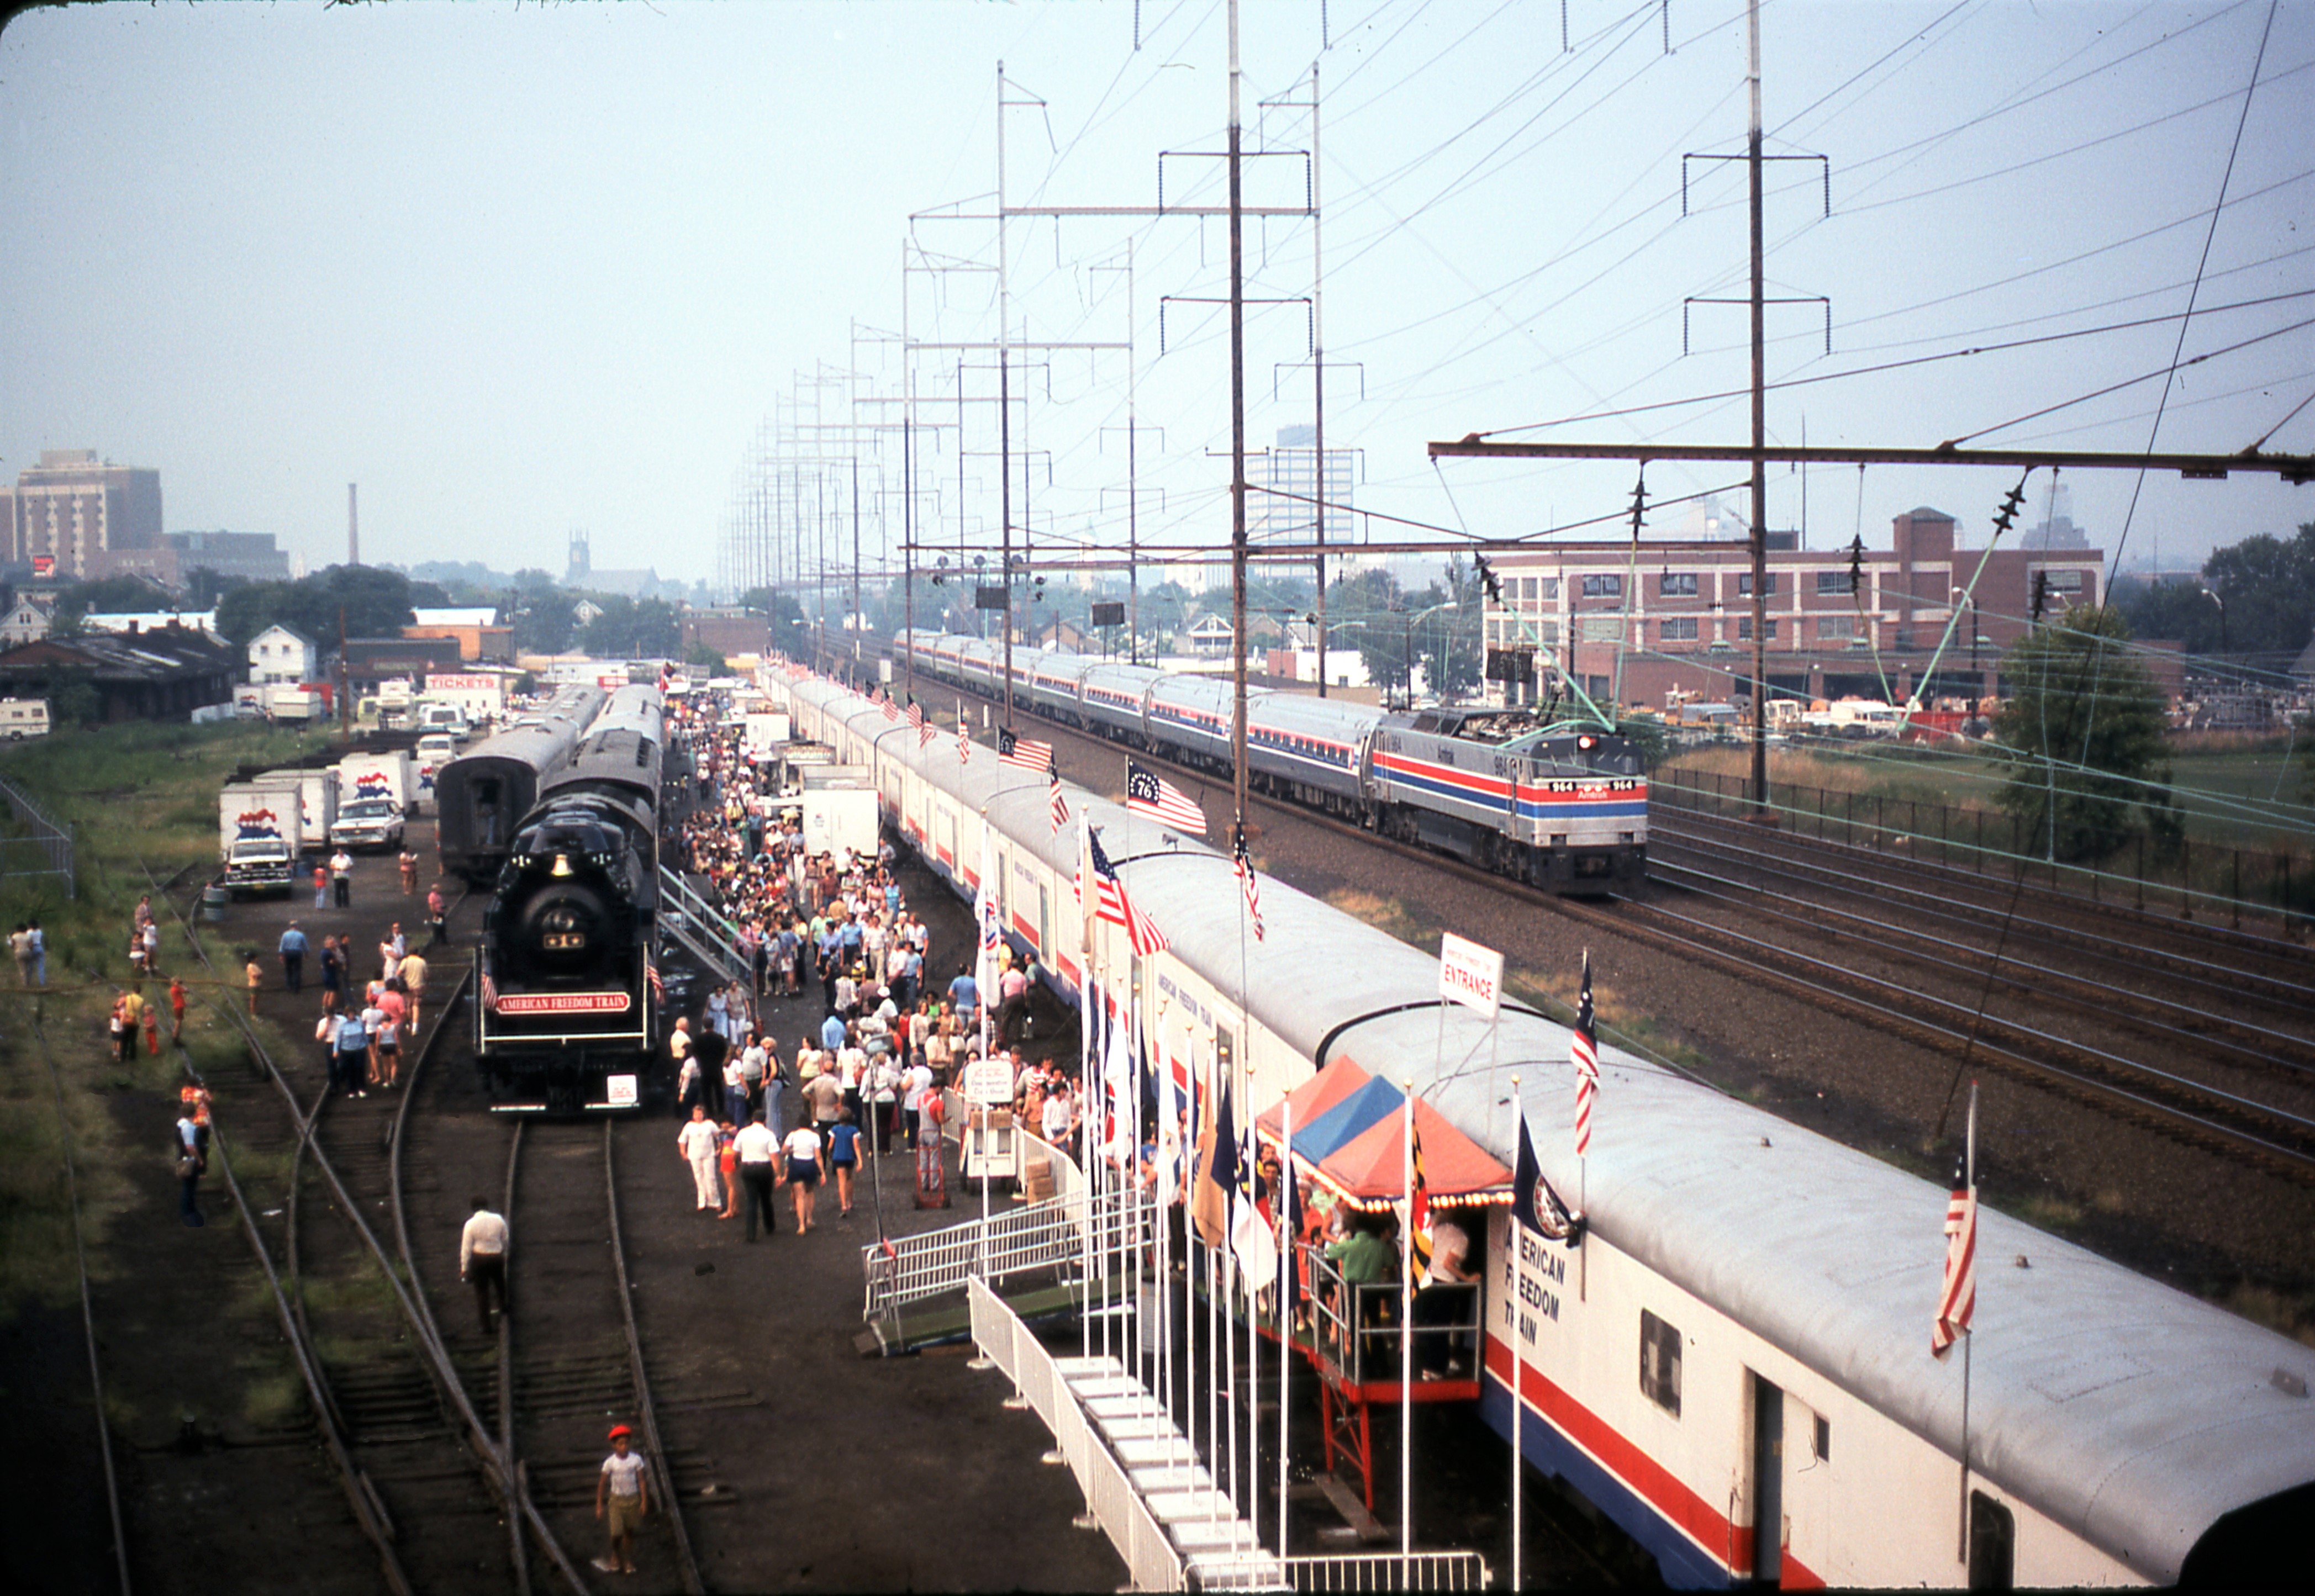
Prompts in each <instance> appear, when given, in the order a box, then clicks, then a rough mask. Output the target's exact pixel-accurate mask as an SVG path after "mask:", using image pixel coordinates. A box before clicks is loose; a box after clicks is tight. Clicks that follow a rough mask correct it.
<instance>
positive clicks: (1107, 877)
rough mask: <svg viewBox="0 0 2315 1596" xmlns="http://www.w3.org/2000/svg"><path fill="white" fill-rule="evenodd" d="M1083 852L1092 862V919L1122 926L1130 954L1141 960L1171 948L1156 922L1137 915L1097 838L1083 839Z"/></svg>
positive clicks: (1142, 915)
mask: <svg viewBox="0 0 2315 1596" xmlns="http://www.w3.org/2000/svg"><path fill="white" fill-rule="evenodd" d="M1087 853H1088V855H1089V856H1090V857H1091V858H1092V860H1093V877H1094V882H1095V909H1094V918H1096V919H1103V920H1107V921H1108V922H1109V923H1110V924H1111V925H1113V926H1122V927H1125V937H1126V940H1127V941H1128V942H1131V944H1133V951H1134V952H1135V953H1140V955H1141V956H1142V957H1143V958H1145V959H1146V958H1148V957H1149V955H1150V954H1152V953H1164V952H1165V951H1166V949H1167V948H1169V947H1171V946H1172V945H1173V944H1172V943H1170V942H1168V941H1167V940H1166V934H1165V933H1164V932H1163V931H1160V930H1159V929H1158V922H1157V921H1155V920H1153V919H1151V918H1149V916H1148V915H1146V914H1144V913H1142V912H1141V909H1140V906H1139V905H1138V904H1136V903H1135V902H1134V901H1133V900H1132V898H1131V896H1130V895H1129V894H1128V893H1127V892H1126V891H1125V883H1124V882H1122V881H1120V880H1118V879H1117V867H1116V866H1115V865H1112V864H1111V863H1110V862H1109V855H1108V853H1107V852H1106V851H1105V850H1104V848H1103V847H1102V846H1101V838H1099V837H1098V836H1089V837H1088V838H1087Z"/></svg>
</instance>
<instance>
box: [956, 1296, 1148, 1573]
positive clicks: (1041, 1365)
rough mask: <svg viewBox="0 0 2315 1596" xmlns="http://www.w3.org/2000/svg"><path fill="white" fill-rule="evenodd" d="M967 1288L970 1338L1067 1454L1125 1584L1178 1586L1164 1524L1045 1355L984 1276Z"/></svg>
mask: <svg viewBox="0 0 2315 1596" xmlns="http://www.w3.org/2000/svg"><path fill="white" fill-rule="evenodd" d="M967 1289H968V1290H969V1291H970V1293H971V1301H972V1339H973V1343H974V1344H975V1345H977V1346H978V1347H980V1351H981V1354H982V1355H983V1356H984V1357H986V1358H988V1359H989V1361H991V1362H993V1363H995V1364H996V1365H997V1367H998V1369H999V1370H1003V1371H1004V1374H1005V1377H1006V1378H1007V1379H1010V1380H1011V1381H1012V1382H1013V1385H1014V1388H1015V1389H1016V1390H1017V1391H1018V1392H1019V1393H1020V1394H1021V1397H1022V1398H1023V1400H1024V1401H1026V1402H1027V1403H1028V1405H1029V1406H1030V1409H1031V1410H1032V1411H1033V1412H1034V1413H1035V1414H1036V1415H1037V1416H1038V1417H1039V1418H1041V1419H1042V1420H1044V1422H1045V1427H1046V1428H1047V1429H1049V1430H1051V1432H1053V1446H1054V1450H1057V1451H1059V1452H1060V1454H1061V1456H1062V1457H1063V1458H1065V1459H1068V1462H1069V1472H1070V1473H1071V1474H1073V1475H1075V1476H1077V1481H1078V1488H1079V1489H1081V1490H1082V1491H1084V1492H1085V1498H1086V1512H1087V1516H1088V1517H1089V1518H1091V1519H1092V1520H1093V1521H1094V1522H1095V1525H1096V1526H1097V1527H1098V1528H1099V1529H1100V1530H1101V1531H1102V1533H1103V1534H1104V1535H1106V1536H1108V1537H1109V1540H1110V1544H1111V1545H1112V1546H1113V1547H1116V1548H1117V1554H1118V1556H1121V1557H1122V1558H1123V1559H1124V1560H1125V1570H1126V1574H1127V1576H1128V1577H1129V1578H1130V1579H1131V1581H1132V1582H1133V1589H1135V1590H1137V1591H1179V1590H1182V1589H1184V1583H1183V1578H1182V1559H1181V1557H1180V1556H1179V1555H1178V1554H1177V1553H1176V1552H1175V1550H1174V1545H1173V1542H1171V1541H1170V1540H1168V1539H1166V1530H1165V1527H1164V1526H1163V1525H1161V1524H1159V1523H1158V1519H1157V1516H1156V1515H1155V1514H1153V1513H1152V1512H1150V1511H1149V1503H1146V1502H1144V1501H1143V1500H1142V1499H1141V1495H1140V1493H1139V1492H1137V1491H1136V1490H1134V1488H1133V1482H1132V1481H1131V1480H1129V1479H1127V1478H1126V1477H1125V1470H1124V1469H1123V1468H1122V1467H1121V1466H1120V1465H1119V1463H1118V1461H1117V1459H1115V1458H1113V1457H1112V1456H1111V1455H1110V1452H1109V1449H1108V1448H1107V1447H1105V1446H1104V1445H1103V1444H1102V1443H1101V1441H1100V1439H1099V1438H1098V1437H1096V1436H1095V1434H1094V1432H1093V1427H1092V1426H1091V1425H1090V1424H1088V1423H1087V1422H1086V1416H1085V1410H1084V1408H1082V1407H1081V1406H1079V1405H1078V1399H1077V1397H1076V1396H1075V1395H1073V1394H1072V1393H1071V1392H1070V1390H1069V1383H1068V1382H1067V1381H1066V1380H1064V1379H1062V1378H1061V1371H1060V1369H1059V1368H1058V1367H1056V1366H1055V1364H1054V1362H1053V1355H1052V1354H1051V1352H1047V1351H1046V1350H1045V1349H1044V1347H1043V1346H1042V1344H1041V1343H1039V1342H1038V1340H1037V1338H1036V1337H1035V1336H1034V1335H1033V1334H1030V1332H1029V1327H1028V1326H1026V1325H1024V1324H1023V1323H1022V1322H1021V1320H1020V1318H1019V1317H1018V1316H1017V1315H1016V1314H1015V1313H1014V1311H1013V1310H1012V1309H1011V1308H1008V1307H1007V1306H1006V1305H1005V1302H1004V1299H1001V1298H999V1297H998V1295H997V1293H996V1292H994V1291H992V1290H989V1287H988V1286H987V1285H986V1284H985V1283H983V1282H982V1281H977V1280H976V1281H971V1282H969V1283H968V1287H967Z"/></svg>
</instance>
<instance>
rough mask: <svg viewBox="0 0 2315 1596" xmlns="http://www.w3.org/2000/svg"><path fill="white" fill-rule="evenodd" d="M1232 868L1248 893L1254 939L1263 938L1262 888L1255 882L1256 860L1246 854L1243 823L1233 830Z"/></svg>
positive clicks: (1249, 916)
mask: <svg viewBox="0 0 2315 1596" xmlns="http://www.w3.org/2000/svg"><path fill="white" fill-rule="evenodd" d="M1230 835H1231V842H1230V868H1231V869H1232V870H1235V871H1236V872H1237V884H1238V886H1239V888H1240V889H1241V890H1242V891H1244V892H1245V893H1246V918H1248V919H1250V920H1252V921H1253V922H1254V939H1255V941H1256V942H1260V941H1261V940H1262V939H1263V926H1262V888H1261V887H1260V886H1258V885H1256V884H1255V876H1254V861H1253V860H1252V859H1250V858H1248V857H1247V856H1246V828H1245V827H1244V826H1243V825H1241V826H1239V827H1237V829H1235V830H1234V831H1232V832H1231V834H1230Z"/></svg>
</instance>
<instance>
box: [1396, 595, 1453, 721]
mask: <svg viewBox="0 0 2315 1596" xmlns="http://www.w3.org/2000/svg"><path fill="white" fill-rule="evenodd" d="M1454 607H1455V601H1454V600H1453V599H1449V600H1448V601H1447V602H1446V603H1444V604H1434V605H1432V607H1430V608H1428V609H1418V610H1416V611H1415V612H1414V613H1413V614H1411V615H1409V616H1407V617H1406V652H1405V653H1404V655H1403V656H1402V657H1401V664H1402V666H1403V668H1404V671H1405V675H1406V707H1407V708H1409V709H1413V708H1414V707H1415V622H1417V621H1419V620H1421V619H1423V618H1424V616H1434V615H1437V614H1438V613H1439V612H1440V611H1441V610H1442V609H1452V608H1454ZM1440 657H1441V660H1442V661H1443V660H1444V659H1445V657H1446V650H1445V649H1444V648H1441V650H1440ZM1444 674H1445V672H1444V671H1443V670H1442V671H1441V675H1444Z"/></svg>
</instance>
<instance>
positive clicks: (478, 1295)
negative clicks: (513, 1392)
mask: <svg viewBox="0 0 2315 1596" xmlns="http://www.w3.org/2000/svg"><path fill="white" fill-rule="evenodd" d="M357 1023H359V1022H357ZM506 1256H507V1222H506V1220H505V1219H503V1218H502V1217H501V1216H500V1215H498V1214H494V1213H492V1211H491V1200H490V1199H489V1198H487V1197H477V1198H475V1211H474V1213H473V1214H472V1215H470V1216H469V1217H468V1218H467V1219H466V1228H465V1229H464V1230H462V1231H460V1232H459V1233H458V1278H459V1279H460V1280H462V1281H467V1282H468V1283H469V1284H471V1285H472V1286H473V1287H474V1288H475V1314H476V1315H477V1316H479V1317H480V1318H481V1320H482V1326H483V1334H485V1335H488V1334H490V1333H491V1331H492V1324H491V1301H492V1298H493V1297H495V1298H496V1299H497V1300H498V1310H499V1314H500V1317H505V1314H506V1311H507V1285H506Z"/></svg>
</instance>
